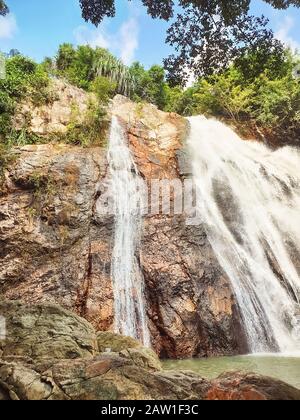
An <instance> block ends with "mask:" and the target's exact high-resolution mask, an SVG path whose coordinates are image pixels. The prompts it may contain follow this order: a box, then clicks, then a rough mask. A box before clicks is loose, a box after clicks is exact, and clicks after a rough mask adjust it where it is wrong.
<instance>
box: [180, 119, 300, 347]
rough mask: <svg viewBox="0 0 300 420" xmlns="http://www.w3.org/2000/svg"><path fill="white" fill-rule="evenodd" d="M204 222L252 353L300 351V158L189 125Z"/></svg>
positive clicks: (207, 125) (218, 126)
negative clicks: (228, 280)
mask: <svg viewBox="0 0 300 420" xmlns="http://www.w3.org/2000/svg"><path fill="white" fill-rule="evenodd" d="M189 120H190V124H191V132H190V135H189V139H188V144H189V148H190V151H191V156H192V161H193V172H194V178H195V183H196V187H197V193H198V206H199V215H200V217H201V218H202V221H203V222H204V224H205V225H206V228H207V233H208V237H209V240H210V242H211V245H212V247H213V249H214V252H215V254H216V256H217V258H218V260H219V262H220V264H221V266H222V267H223V269H224V271H225V272H226V273H227V275H228V276H229V278H230V280H231V282H232V286H233V290H234V293H235V295H236V299H237V302H238V305H239V309H240V312H241V316H242V319H243V322H244V326H245V331H246V334H247V338H248V344H249V348H250V350H251V352H252V353H262V352H272V351H273V352H274V351H279V352H283V353H284V352H292V353H293V352H297V351H299V350H300V306H299V300H300V154H299V151H297V150H296V149H294V148H292V147H284V148H281V149H279V150H277V151H272V150H270V149H269V148H267V147H266V146H265V145H263V144H261V143H258V142H254V141H243V140H241V139H240V138H239V137H238V136H237V134H235V133H234V132H233V131H232V130H231V129H230V128H229V127H227V126H225V125H224V124H222V123H221V122H218V121H215V120H207V119H206V118H205V117H192V118H190V119H189Z"/></svg>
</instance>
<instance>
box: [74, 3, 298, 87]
mask: <svg viewBox="0 0 300 420" xmlns="http://www.w3.org/2000/svg"><path fill="white" fill-rule="evenodd" d="M141 1H142V3H143V4H144V6H145V7H146V8H147V12H148V13H149V15H150V16H152V17H153V18H160V19H165V20H170V19H171V18H174V15H175V14H177V16H176V17H175V18H174V19H173V23H172V24H171V26H170V28H169V30H168V34H167V43H169V44H170V45H171V46H173V47H175V51H176V54H173V55H171V56H170V57H169V58H167V59H166V60H165V68H166V69H167V70H168V73H169V77H170V78H171V79H172V81H173V83H181V84H182V83H183V82H186V80H187V79H188V77H189V74H190V72H191V71H193V73H194V74H195V76H196V77H202V76H203V75H205V76H207V75H211V74H213V73H215V72H216V71H219V70H222V69H223V68H224V67H227V66H228V65H229V63H231V62H232V61H233V60H235V59H237V58H238V57H242V56H243V55H244V53H245V51H246V50H247V49H249V48H251V49H252V50H257V51H260V64H263V63H264V61H265V60H266V59H268V56H269V54H270V52H271V53H273V52H275V51H276V50H282V49H283V46H282V44H281V43H280V42H279V41H277V40H276V39H275V38H274V34H273V32H272V30H271V29H270V28H269V25H268V24H269V21H268V20H267V19H266V18H265V17H263V16H252V15H251V14H250V6H251V0H231V1H228V0H214V1H207V0H178V2H176V1H175V0H141ZM79 2H80V5H81V8H82V15H83V17H84V18H85V19H86V20H89V21H91V22H92V23H94V24H95V25H98V24H99V23H101V22H102V20H103V18H104V17H113V16H115V14H116V8H115V0H79ZM265 2H266V3H269V4H270V5H271V6H272V7H274V8H275V9H287V8H288V7H290V6H295V7H300V0H265ZM178 5H179V6H180V9H178V7H177V6H178ZM178 11H179V13H176V12H178Z"/></svg>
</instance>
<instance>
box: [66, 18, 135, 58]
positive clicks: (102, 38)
mask: <svg viewBox="0 0 300 420" xmlns="http://www.w3.org/2000/svg"><path fill="white" fill-rule="evenodd" d="M74 37H75V40H76V43H77V44H78V45H90V46H91V47H93V48H95V47H102V48H107V49H109V50H110V51H112V52H113V53H115V54H117V55H118V56H119V57H120V58H121V59H122V61H123V62H124V64H126V65H129V64H131V63H132V62H133V61H134V58H135V53H136V50H137V49H138V46H139V22H138V19H137V17H130V18H129V19H128V20H127V21H125V22H124V23H123V24H122V25H121V27H120V29H119V30H118V31H117V32H116V33H114V34H111V33H110V32H109V30H108V28H107V25H106V24H105V23H104V24H103V23H102V25H101V26H100V27H98V28H96V29H89V28H88V27H87V26H84V25H82V26H79V27H78V28H76V29H75V31H74Z"/></svg>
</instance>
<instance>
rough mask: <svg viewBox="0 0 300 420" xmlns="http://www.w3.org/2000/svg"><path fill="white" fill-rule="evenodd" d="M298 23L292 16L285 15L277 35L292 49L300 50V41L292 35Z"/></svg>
mask: <svg viewBox="0 0 300 420" xmlns="http://www.w3.org/2000/svg"><path fill="white" fill-rule="evenodd" d="M295 25H296V20H295V19H293V18H292V17H291V16H285V18H284V19H283V21H282V23H281V25H280V27H279V28H278V30H277V32H276V33H275V36H276V38H277V39H279V40H280V41H282V42H283V43H284V44H286V45H287V46H288V47H290V48H291V49H292V50H294V51H296V50H298V51H300V43H299V42H298V41H296V40H295V39H294V38H293V37H292V35H291V31H292V29H293V28H294V27H295Z"/></svg>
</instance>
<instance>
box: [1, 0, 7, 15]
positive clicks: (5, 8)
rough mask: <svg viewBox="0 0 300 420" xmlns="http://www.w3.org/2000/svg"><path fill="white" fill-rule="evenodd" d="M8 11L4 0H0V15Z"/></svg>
mask: <svg viewBox="0 0 300 420" xmlns="http://www.w3.org/2000/svg"><path fill="white" fill-rule="evenodd" d="M8 12H9V10H8V7H7V5H6V4H5V2H4V0H0V15H1V16H5V15H7V13H8Z"/></svg>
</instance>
